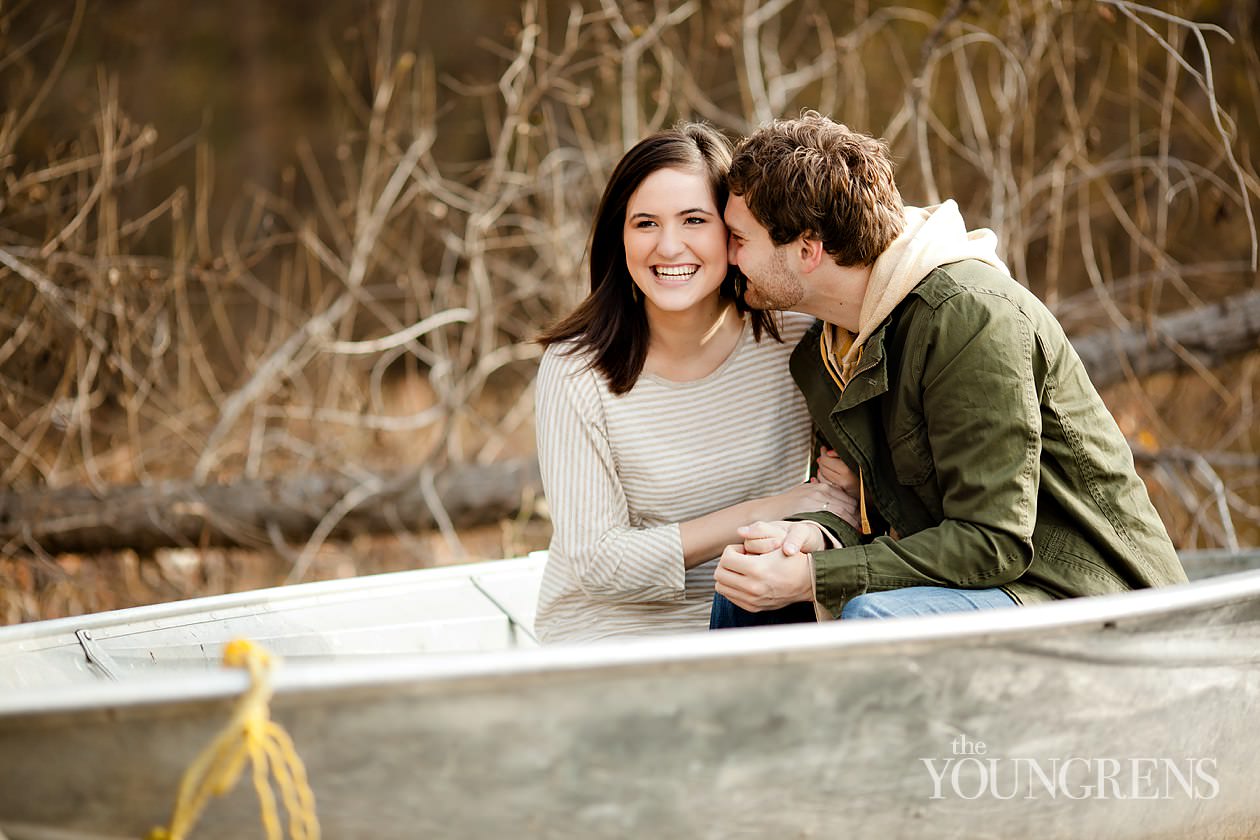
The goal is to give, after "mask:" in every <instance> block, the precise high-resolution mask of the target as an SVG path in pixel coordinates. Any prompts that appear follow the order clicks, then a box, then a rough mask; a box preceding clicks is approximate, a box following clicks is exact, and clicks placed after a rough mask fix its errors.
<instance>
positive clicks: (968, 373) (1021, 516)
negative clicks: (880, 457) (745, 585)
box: [814, 293, 1041, 616]
mask: <svg viewBox="0 0 1260 840" xmlns="http://www.w3.org/2000/svg"><path fill="white" fill-rule="evenodd" d="M912 328H913V329H916V330H923V331H924V333H923V334H922V335H917V334H915V335H912V336H911V338H910V340H909V342H907V344H908V345H916V346H919V347H925V349H924V350H923V351H922V366H921V370H918V369H915V370H914V371H913V372H914V374H916V375H918V378H919V385H920V392H919V393H920V395H921V399H922V410H923V427H922V429H921V430H918V431H916V433H915V434H913V435H911V436H910V437H911V438H913V439H915V440H918V441H922V442H925V446H926V449H927V450H928V451H926V452H922V453H920V455H921V457H922V458H925V459H930V460H931V461H932V462H933V464H934V466H935V473H936V480H937V481H938V483H939V487H940V492H941V499H942V512H943V519H942V521H941V522H940V524H939V525H936V526H934V527H931V528H926V529H924V530H921V531H919V532H917V533H914V534H911V535H908V536H904V537H902V538H901V539H892V538H891V537H887V536H881V537H877V538H875V539H874V540H871V541H869V542H867V543H865V544H862V545H849V546H847V547H845V548H840V549H833V550H830V551H823V552H818V553H816V554H815V555H814V567H815V575H816V579H815V583H816V591H817V592H818V597H819V600H820V601H821V602H822V603H823V605H824V606H825V607H826V608H827V609H828V610H829V611H830V612H831V613H832V614H833V615H836V616H838V615H839V613H840V610H841V609H843V607H844V605H845V603H847V602H848V601H849V600H850V599H851V598H853V597H855V596H857V595H860V594H862V593H864V592H867V591H880V590H887V589H898V588H902V587H907V586H949V587H956V588H961V589H984V588H990V587H997V586H1002V585H1005V584H1009V583H1011V582H1013V581H1015V580H1016V579H1018V578H1019V577H1020V576H1021V575H1022V574H1023V573H1024V572H1025V571H1026V570H1027V569H1028V567H1029V565H1030V564H1031V563H1032V559H1033V545H1032V532H1033V525H1034V523H1035V522H1036V518H1037V491H1038V483H1039V479H1040V460H1041V409H1040V399H1039V397H1038V384H1037V380H1038V376H1037V368H1036V365H1037V359H1038V356H1037V343H1036V337H1035V334H1034V330H1033V325H1032V324H1031V323H1030V322H1029V320H1028V318H1027V317H1026V316H1025V315H1024V314H1023V313H1022V312H1021V311H1020V310H1019V309H1018V307H1017V306H1015V304H1014V303H1013V302H1011V301H1008V300H1006V299H1005V298H1003V297H1001V296H999V295H993V294H988V293H971V294H966V293H964V294H960V295H955V296H954V297H952V298H950V299H949V300H947V301H945V302H943V303H942V304H941V305H940V307H939V308H937V309H935V310H931V314H930V316H929V317H927V318H926V319H923V320H919V321H918V323H917V324H915V325H912ZM893 387H896V388H902V389H904V388H906V387H907V384H906V383H894V385H893ZM890 480H896V479H895V477H890ZM929 480H930V478H929Z"/></svg>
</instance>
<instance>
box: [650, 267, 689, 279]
mask: <svg viewBox="0 0 1260 840" xmlns="http://www.w3.org/2000/svg"><path fill="white" fill-rule="evenodd" d="M652 270H653V271H655V272H656V276H657V277H690V276H691V275H693V274H695V273H696V272H697V271H699V270H700V266H698V265H658V266H656V268H654V269H652Z"/></svg>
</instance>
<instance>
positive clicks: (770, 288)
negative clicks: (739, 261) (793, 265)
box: [740, 248, 805, 309]
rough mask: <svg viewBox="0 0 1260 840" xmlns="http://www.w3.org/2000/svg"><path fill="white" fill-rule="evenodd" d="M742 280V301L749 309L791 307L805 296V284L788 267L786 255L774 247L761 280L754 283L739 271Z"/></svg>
mask: <svg viewBox="0 0 1260 840" xmlns="http://www.w3.org/2000/svg"><path fill="white" fill-rule="evenodd" d="M740 274H741V276H742V277H743V282H744V301H745V302H746V303H747V304H748V307H749V308H750V309H791V308H792V307H793V306H795V305H796V304H797V303H798V302H800V299H801V298H802V297H804V296H805V286H804V284H803V283H801V280H800V278H799V277H797V276H795V275H794V274H793V273H792V271H791V269H789V268H788V262H787V255H786V254H785V253H784V250H783V249H781V248H775V249H774V258H773V259H772V260H771V262H770V265H768V266H766V269H765V272H764V273H763V274H762V276H761V282H759V283H754V282H753V281H751V280H750V279H749V277H748V275H747V274H744V273H743V272H740Z"/></svg>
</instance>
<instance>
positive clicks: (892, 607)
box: [709, 586, 1015, 630]
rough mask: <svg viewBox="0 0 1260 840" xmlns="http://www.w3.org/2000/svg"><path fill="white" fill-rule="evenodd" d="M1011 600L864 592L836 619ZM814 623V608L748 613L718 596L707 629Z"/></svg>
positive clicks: (919, 590)
mask: <svg viewBox="0 0 1260 840" xmlns="http://www.w3.org/2000/svg"><path fill="white" fill-rule="evenodd" d="M1013 606H1015V602H1014V601H1013V600H1011V596H1009V595H1007V594H1006V593H1005V592H1003V591H1002V590H1001V589H946V588H945V587H943V586H910V587H907V588H905V589H890V590H888V591H886V592H868V593H866V594H865V595H859V596H857V597H856V598H854V599H853V600H851V601H849V603H847V604H845V605H844V609H843V610H841V611H840V618H841V619H843V620H846V621H847V620H849V619H854V618H904V617H906V616H912V615H938V614H940V613H952V612H968V611H970V610H988V609H994V608H997V607H1013ZM813 620H814V605H813V604H810V603H800V604H789V605H788V606H786V607H783V608H782V609H778V610H767V611H765V612H749V611H747V610H745V609H742V608H740V607H737V606H735V605H734V604H732V603H731V602H730V601H728V600H727V599H726V598H725V597H723V596H721V595H714V596H713V612H712V613H710V614H709V629H710V630H720V629H723V628H726V627H760V626H764V625H767V624H798V623H802V622H808V621H813Z"/></svg>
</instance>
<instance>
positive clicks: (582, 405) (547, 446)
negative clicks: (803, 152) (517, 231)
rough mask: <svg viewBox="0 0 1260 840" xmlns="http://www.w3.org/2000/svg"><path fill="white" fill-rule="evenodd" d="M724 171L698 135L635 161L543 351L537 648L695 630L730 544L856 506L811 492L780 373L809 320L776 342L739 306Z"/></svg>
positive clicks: (647, 148) (792, 391)
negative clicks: (542, 549) (789, 519)
mask: <svg viewBox="0 0 1260 840" xmlns="http://www.w3.org/2000/svg"><path fill="white" fill-rule="evenodd" d="M730 160H731V148H730V144H729V143H728V142H727V141H726V139H725V138H724V137H722V135H720V134H719V133H717V132H716V131H714V130H713V129H711V128H709V127H707V126H704V125H698V124H689V125H683V126H680V127H679V128H677V129H674V130H671V131H662V132H659V133H657V134H654V135H652V136H651V137H648V138H647V139H645V140H643V141H641V142H640V143H638V144H637V145H636V146H635V147H634V148H632V149H631V150H630V151H629V152H627V153H626V154H625V156H624V157H623V158H622V159H621V161H620V162H619V163H618V164H617V167H616V169H615V170H614V172H613V174H612V177H611V178H610V180H609V182H608V186H607V187H606V188H605V190H604V195H603V198H602V199H601V200H600V204H599V209H598V211H597V213H596V217H595V223H594V226H593V228H592V233H591V259H590V264H591V287H590V295H589V296H588V297H587V298H586V300H584V301H583V302H582V303H581V304H580V305H579V306H578V307H577V308H576V309H575V310H574V311H573V312H572V313H571V314H570V315H568V316H567V317H566V318H564V319H562V320H561V321H560V322H559V323H558V324H557V325H555V326H554V327H552V328H551V329H549V330H548V331H547V332H546V333H544V334H543V335H542V336H541V337H540V339H539V341H540V342H541V343H542V344H543V345H544V346H545V347H546V348H547V349H546V351H545V352H544V354H543V358H542V363H541V365H540V368H539V373H538V381H537V390H536V397H535V399H536V411H537V432H538V454H539V461H540V463H541V466H542V477H543V486H544V489H545V491H546V495H547V500H548V504H549V507H550V510H551V517H552V522H553V525H554V528H555V530H554V535H553V537H552V541H551V547H550V556H549V559H548V562H547V568H546V571H545V573H544V575H543V583H542V590H541V593H540V596H539V602H538V613H537V618H536V622H535V626H536V629H537V631H538V633H539V635H540V638H542V639H543V640H544V641H547V642H553V641H593V640H596V639H601V638H607V637H612V636H625V635H643V634H655V633H675V632H679V631H685V630H702V629H704V628H705V627H707V626H708V620H709V613H710V607H711V604H712V602H713V567H714V562H715V559H716V558H717V557H718V555H720V554H721V552H722V549H723V548H724V547H725V546H726V545H727V544H729V543H733V542H738V541H739V539H740V538H739V536H738V535H737V534H736V529H737V528H739V527H740V526H742V525H747V524H748V523H751V522H753V521H756V520H778V519H782V518H784V517H785V516H788V515H791V514H793V513H796V512H799V511H802V510H819V509H822V508H824V507H826V506H828V505H832V506H833V509H834V507H835V506H836V505H841V504H844V503H845V502H846V500H847V496H845V495H844V494H843V493H842V492H841V491H839V490H835V489H833V488H831V487H830V486H829V485H825V484H820V483H804V482H805V479H806V476H807V474H808V469H809V459H810V443H811V434H810V421H809V417H808V414H807V413H806V409H805V403H804V401H803V400H802V398H801V396H800V394H799V393H798V391H797V389H796V387H795V385H794V384H793V383H792V380H791V378H790V377H789V376H788V369H787V359H788V355H789V354H790V353H791V351H792V348H793V347H794V346H795V344H796V341H797V340H798V339H799V338H800V337H801V335H802V334H803V333H804V331H805V329H806V327H808V325H809V324H810V323H812V321H813V319H812V318H810V317H807V316H801V315H795V314H787V315H785V316H783V323H782V327H781V330H780V329H779V328H777V327H776V325H775V323H774V321H773V320H772V318H773V317H774V316H771V315H769V314H767V313H761V312H753V313H745V312H743V311H742V307H741V306H740V305H739V300H738V295H737V291H736V278H737V277H738V274H737V273H736V272H734V271H733V270H732V269H731V268H730V266H729V265H728V263H727V231H726V226H725V224H724V223H723V221H722V211H723V210H724V208H725V204H726V189H725V181H724V179H725V175H726V171H727V169H728V167H729V166H730ZM780 333H781V334H782V339H780ZM763 336H768V340H765V341H763V340H762V338H763Z"/></svg>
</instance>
